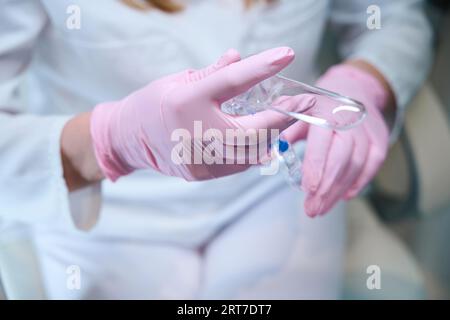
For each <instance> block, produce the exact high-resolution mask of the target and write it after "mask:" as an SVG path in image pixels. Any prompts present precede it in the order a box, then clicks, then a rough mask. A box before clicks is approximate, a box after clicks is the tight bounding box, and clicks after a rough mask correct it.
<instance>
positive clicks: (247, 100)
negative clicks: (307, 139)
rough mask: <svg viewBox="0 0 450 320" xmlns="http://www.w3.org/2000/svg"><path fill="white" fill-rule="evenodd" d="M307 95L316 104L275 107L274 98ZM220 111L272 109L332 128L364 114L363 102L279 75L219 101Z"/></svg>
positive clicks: (349, 124)
mask: <svg viewBox="0 0 450 320" xmlns="http://www.w3.org/2000/svg"><path fill="white" fill-rule="evenodd" d="M300 94H308V95H312V96H314V98H315V99H316V103H315V104H314V105H313V106H312V107H309V108H308V109H305V110H297V112H286V111H283V110H281V109H278V108H277V100H278V99H280V98H282V97H286V96H288V97H289V96H298V95H300ZM221 107H222V111H224V112H226V113H229V114H233V115H247V114H253V113H256V112H260V111H263V110H268V109H269V110H276V111H279V112H282V113H285V114H287V115H289V116H291V117H292V118H295V119H297V120H300V121H304V122H308V123H310V124H313V125H317V126H321V127H324V128H329V129H332V130H346V129H350V128H353V127H355V126H356V125H358V124H359V123H360V122H361V121H362V120H363V119H364V117H365V115H366V109H365V108H364V105H363V104H362V103H360V102H358V101H356V100H354V99H352V98H349V97H345V96H342V95H340V94H337V93H335V92H331V91H328V90H325V89H322V88H319V87H315V86H311V85H308V84H305V83H302V82H299V81H295V80H292V79H288V78H286V77H283V76H281V75H275V76H273V77H271V78H268V79H266V80H264V81H262V82H260V83H259V84H257V85H256V86H254V87H252V88H251V89H250V90H248V91H247V92H244V93H243V94H241V95H239V96H236V97H234V98H233V99H231V100H228V101H226V102H224V103H223V104H222V106H221Z"/></svg>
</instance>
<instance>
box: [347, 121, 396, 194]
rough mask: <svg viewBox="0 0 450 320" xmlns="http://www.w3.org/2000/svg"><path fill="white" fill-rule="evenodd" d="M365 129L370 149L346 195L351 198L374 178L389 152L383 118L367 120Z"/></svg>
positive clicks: (386, 130)
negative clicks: (357, 176)
mask: <svg viewBox="0 0 450 320" xmlns="http://www.w3.org/2000/svg"><path fill="white" fill-rule="evenodd" d="M370 116H372V115H370ZM376 116H378V115H376ZM373 126H377V127H376V128H373ZM381 126H382V127H381ZM363 129H364V131H365V132H366V136H367V137H368V140H369V143H370V149H369V151H368V155H367V160H366V162H365V165H364V168H363V171H362V172H361V175H360V176H359V178H358V180H357V181H356V182H355V184H354V185H353V186H352V187H351V189H350V190H349V192H348V193H347V195H346V197H347V198H349V199H350V198H353V197H355V196H356V195H357V194H358V193H359V192H360V191H361V190H362V189H363V188H364V187H365V186H366V185H367V184H368V183H369V182H370V181H371V180H372V179H373V177H374V176H375V174H376V173H377V171H378V169H379V168H380V167H381V165H382V164H383V162H384V160H385V159H386V156H387V152H388V145H389V142H388V141H389V132H388V129H387V127H386V124H385V122H384V121H383V119H380V121H376V122H369V121H367V122H366V123H365V124H364V126H363Z"/></svg>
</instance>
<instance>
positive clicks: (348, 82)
mask: <svg viewBox="0 0 450 320" xmlns="http://www.w3.org/2000/svg"><path fill="white" fill-rule="evenodd" d="M317 86H319V87H322V88H325V89H328V90H331V91H335V92H337V93H340V94H342V95H345V96H348V97H352V98H354V99H356V100H358V101H360V102H362V103H363V104H364V105H365V107H366V110H367V112H368V115H367V116H366V118H365V120H364V121H363V122H362V123H361V124H360V125H359V126H358V127H356V128H353V129H350V130H346V131H332V130H328V129H324V128H320V127H317V126H305V125H304V124H301V123H297V124H295V125H293V126H291V127H290V128H289V129H287V131H286V133H285V137H286V138H287V139H288V140H290V141H291V142H292V141H296V140H298V139H300V138H304V137H305V136H306V135H307V144H306V150H305V157H304V161H303V166H302V171H303V178H302V189H303V190H304V191H305V192H306V193H307V196H306V200H305V211H306V213H307V214H308V215H309V216H311V217H314V216H316V215H322V214H324V213H326V212H327V211H328V210H330V209H331V208H332V207H333V206H334V205H335V204H336V202H337V201H338V200H339V199H346V200H348V199H350V198H352V197H355V196H356V195H357V194H358V193H359V192H360V191H361V189H362V188H363V187H364V186H365V185H366V184H367V183H368V182H369V181H370V180H371V179H372V178H373V177H374V175H375V173H376V172H377V170H378V169H379V168H380V166H381V164H382V163H383V161H384V159H385V157H386V154H387V151H388V147H389V133H388V129H387V126H386V123H385V121H384V118H383V115H382V114H381V111H382V108H383V107H384V106H385V104H386V101H387V99H388V92H387V90H386V89H385V88H384V87H383V86H382V85H381V83H379V81H378V80H377V79H375V78H374V77H373V76H372V75H370V74H369V73H367V72H365V71H363V70H360V69H359V68H357V67H354V66H350V65H345V64H343V65H339V66H335V67H333V68H331V69H330V70H328V71H327V72H326V73H325V74H324V75H323V76H322V77H321V78H320V79H319V80H318V82H317ZM321 103H325V104H326V103H327V102H324V101H322V100H320V97H318V98H317V104H316V106H317V107H320V108H322V107H323V108H326V105H324V106H322V105H320V104H321ZM328 103H329V102H328Z"/></svg>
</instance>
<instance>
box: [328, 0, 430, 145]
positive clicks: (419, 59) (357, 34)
mask: <svg viewBox="0 0 450 320" xmlns="http://www.w3.org/2000/svg"><path fill="white" fill-rule="evenodd" d="M377 22H379V25H377ZM331 25H332V28H333V30H334V31H335V33H336V35H337V37H338V39H339V51H340V54H341V55H342V57H343V58H345V59H362V60H365V61H367V62H369V63H370V64H372V65H373V66H375V67H376V68H377V69H378V70H379V71H380V72H381V73H382V74H383V75H384V77H385V78H386V80H387V81H388V83H389V84H390V86H391V87H392V90H393V92H394V95H395V99H396V105H397V113H396V116H395V121H394V124H393V127H392V131H391V132H392V134H391V140H392V141H394V140H395V139H396V138H397V137H398V134H399V132H400V129H401V126H402V123H403V117H404V112H405V111H404V110H405V106H406V105H407V104H408V103H409V101H410V100H411V98H412V97H413V96H414V94H415V92H416V91H417V89H418V88H419V86H420V85H421V84H422V82H423V81H424V80H425V78H426V76H427V74H428V71H429V69H430V66H431V61H432V29H431V26H430V24H429V22H428V20H427V18H426V16H425V12H424V3H423V1H420V0H396V1H392V0H363V1H361V0H334V1H333V3H332V7H331ZM378 27H379V28H378Z"/></svg>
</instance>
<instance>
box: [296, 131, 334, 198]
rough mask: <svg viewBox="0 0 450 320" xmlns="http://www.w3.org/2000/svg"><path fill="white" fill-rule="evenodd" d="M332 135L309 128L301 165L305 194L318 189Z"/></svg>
mask: <svg viewBox="0 0 450 320" xmlns="http://www.w3.org/2000/svg"><path fill="white" fill-rule="evenodd" d="M333 135H334V132H333V131H332V130H329V129H325V128H321V127H318V126H309V129H308V136H307V140H306V141H307V142H306V149H305V157H304V159H303V165H302V174H303V178H302V189H303V190H304V191H306V192H310V193H313V192H315V191H317V188H318V187H319V184H320V181H321V180H322V176H323V171H324V170H325V164H326V161H327V157H328V152H329V150H330V147H331V143H332V141H333Z"/></svg>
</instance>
